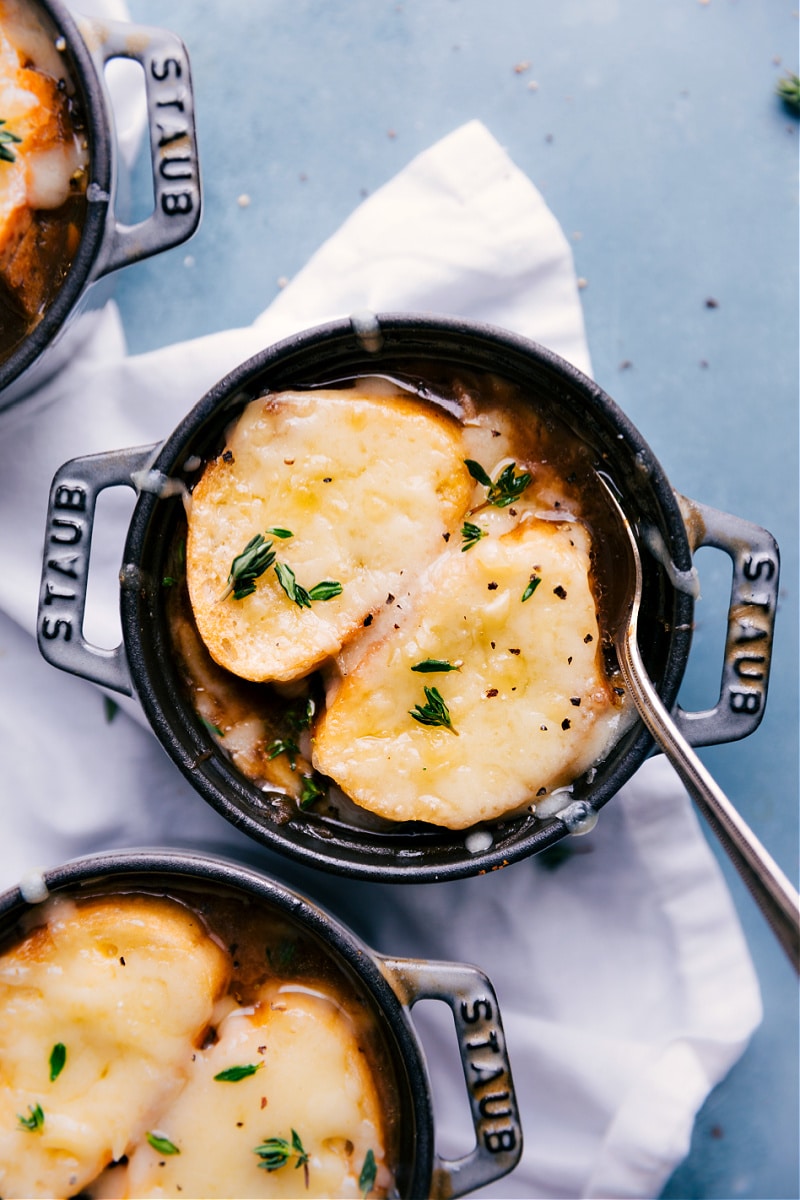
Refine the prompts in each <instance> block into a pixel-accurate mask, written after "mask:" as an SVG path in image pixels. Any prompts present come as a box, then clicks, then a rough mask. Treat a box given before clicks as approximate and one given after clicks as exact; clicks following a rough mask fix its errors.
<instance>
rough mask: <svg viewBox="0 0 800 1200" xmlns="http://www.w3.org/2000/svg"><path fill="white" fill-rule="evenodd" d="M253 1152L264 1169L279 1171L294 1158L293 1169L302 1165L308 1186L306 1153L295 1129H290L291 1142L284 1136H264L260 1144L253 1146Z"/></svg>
mask: <svg viewBox="0 0 800 1200" xmlns="http://www.w3.org/2000/svg"><path fill="white" fill-rule="evenodd" d="M253 1153H254V1154H257V1155H258V1157H259V1158H260V1159H261V1162H260V1163H259V1164H258V1165H259V1166H260V1167H263V1168H264V1170H265V1171H280V1169H281V1167H285V1166H287V1165H288V1164H289V1163H290V1162H291V1161H292V1159H294V1160H295V1164H294V1167H295V1170H297V1169H298V1168H299V1167H302V1168H303V1170H304V1171H305V1176H306V1187H308V1154H307V1153H306V1151H305V1147H304V1146H303V1143H302V1142H301V1141H300V1138H299V1136H298V1134H297V1132H296V1130H294V1129H293V1130H292V1140H291V1143H289V1142H288V1141H287V1140H286V1138H279V1137H273V1138H265V1139H264V1141H263V1142H262V1143H261V1145H260V1146H256V1147H255V1149H254V1150H253Z"/></svg>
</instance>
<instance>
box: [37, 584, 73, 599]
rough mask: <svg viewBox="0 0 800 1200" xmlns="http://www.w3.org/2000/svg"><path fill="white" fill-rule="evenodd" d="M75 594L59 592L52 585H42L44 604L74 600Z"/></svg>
mask: <svg viewBox="0 0 800 1200" xmlns="http://www.w3.org/2000/svg"><path fill="white" fill-rule="evenodd" d="M74 599H75V593H74V592H67V591H59V589H58V588H57V587H54V586H53V584H52V583H46V584H45V585H44V603H45V604H52V603H53V601H54V600H74Z"/></svg>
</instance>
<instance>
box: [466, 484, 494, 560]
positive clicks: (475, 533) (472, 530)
mask: <svg viewBox="0 0 800 1200" xmlns="http://www.w3.org/2000/svg"><path fill="white" fill-rule="evenodd" d="M490 482H491V480H490ZM488 536H489V535H488V533H487V532H486V530H485V529H481V527H480V525H473V523H472V521H465V522H464V524H463V525H462V526H461V537H462V539H463V541H462V544H461V551H462V553H463V552H464V551H465V550H470V549H471V548H472V547H473V546H476V545H477V544H478V542H479V541H480V540H481V538H485V537H488Z"/></svg>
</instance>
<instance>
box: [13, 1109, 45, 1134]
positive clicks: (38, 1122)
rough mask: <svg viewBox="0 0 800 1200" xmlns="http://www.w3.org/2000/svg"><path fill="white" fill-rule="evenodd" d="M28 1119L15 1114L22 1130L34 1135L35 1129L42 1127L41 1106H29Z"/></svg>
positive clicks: (42, 1114)
mask: <svg viewBox="0 0 800 1200" xmlns="http://www.w3.org/2000/svg"><path fill="white" fill-rule="evenodd" d="M28 1112H29V1113H30V1114H31V1115H30V1116H29V1117H23V1116H22V1114H21V1113H17V1120H18V1121H19V1123H20V1125H21V1126H22V1128H23V1129H27V1130H28V1131H29V1132H30V1133H35V1132H36V1130H37V1129H41V1128H42V1126H43V1125H44V1113H43V1112H42V1106H41V1104H29V1105H28Z"/></svg>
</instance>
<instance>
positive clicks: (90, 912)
mask: <svg viewBox="0 0 800 1200" xmlns="http://www.w3.org/2000/svg"><path fill="white" fill-rule="evenodd" d="M47 917H48V919H47V923H46V924H44V925H41V926H39V927H37V928H36V929H34V930H33V932H32V933H31V934H30V935H29V936H28V937H26V938H25V939H24V940H23V941H22V942H20V943H19V944H18V945H16V946H15V947H14V948H12V949H10V950H8V951H7V952H6V953H5V954H3V955H2V956H0V1195H3V1196H27V1197H36V1196H47V1197H53V1196H72V1195H76V1194H77V1193H78V1192H79V1191H81V1190H82V1189H83V1187H84V1186H85V1185H87V1184H88V1183H90V1182H91V1181H92V1180H93V1179H94V1178H95V1177H96V1176H97V1175H98V1174H99V1173H100V1171H101V1170H102V1169H103V1168H104V1167H105V1166H106V1165H107V1164H108V1163H109V1162H111V1161H113V1160H115V1159H118V1158H120V1157H121V1156H122V1155H123V1154H124V1153H125V1152H126V1151H127V1150H128V1149H129V1147H130V1145H131V1144H132V1143H133V1142H135V1141H137V1140H138V1139H140V1138H142V1137H143V1136H144V1135H145V1133H146V1131H147V1130H148V1129H150V1128H151V1122H154V1121H155V1119H156V1114H157V1113H158V1112H159V1111H160V1110H161V1108H163V1106H164V1105H165V1104H166V1103H167V1102H168V1101H169V1100H171V1099H172V1097H173V1096H174V1094H175V1093H176V1091H177V1090H179V1089H180V1087H181V1085H182V1083H183V1081H184V1080H185V1079H186V1077H187V1073H188V1070H189V1067H190V1065H191V1059H192V1054H193V1053H194V1052H195V1050H196V1048H197V1047H198V1045H199V1044H200V1042H201V1040H202V1035H203V1034H204V1032H205V1030H206V1028H207V1026H208V1024H209V1022H210V1020H211V1016H212V1012H213V1006H214V1004H215V1002H216V1000H217V999H218V997H219V996H220V995H221V994H222V993H223V992H224V991H225V989H226V987H227V984H228V979H229V970H230V968H229V960H228V957H227V955H226V954H225V953H224V952H223V951H222V950H221V949H220V948H219V947H218V946H217V944H216V943H215V942H214V941H213V940H212V939H211V938H210V937H209V936H208V934H207V932H206V930H205V929H204V927H203V926H202V925H201V923H200V920H199V918H197V917H196V916H195V915H194V914H193V913H191V912H190V911H189V910H188V909H186V908H184V907H183V906H182V905H179V904H177V903H175V902H173V901H170V900H166V899H162V898H158V897H149V896H135V895H121V896H118V897H116V898H110V899H93V900H90V901H87V902H82V903H81V904H79V905H77V906H76V905H74V904H72V903H71V902H68V901H66V902H58V901H57V902H55V904H54V905H53V906H52V907H51V908H50V909H49V911H48V913H47ZM58 1046H60V1047H63V1052H58V1053H59V1054H62V1055H63V1063H62V1065H61V1068H60V1070H59V1069H57V1066H58V1063H57V1060H56V1069H54V1065H53V1062H54V1060H53V1052H54V1050H55V1048H56V1047H58ZM38 1113H40V1114H41V1118H40V1119H38V1120H37V1114H38ZM25 1122H27V1125H26V1123H25Z"/></svg>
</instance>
